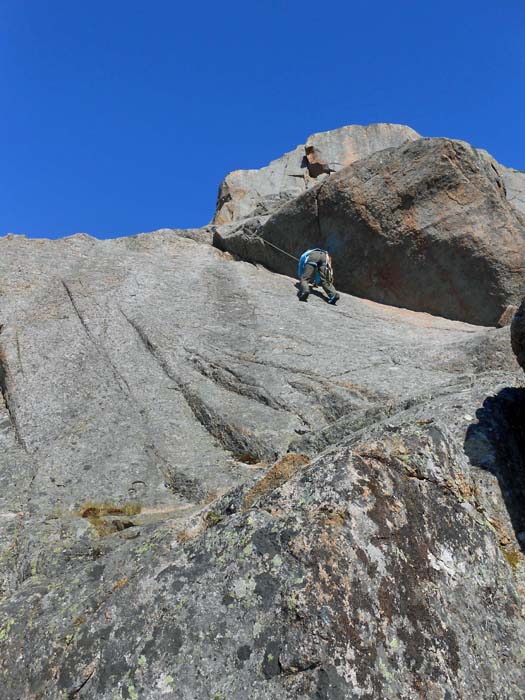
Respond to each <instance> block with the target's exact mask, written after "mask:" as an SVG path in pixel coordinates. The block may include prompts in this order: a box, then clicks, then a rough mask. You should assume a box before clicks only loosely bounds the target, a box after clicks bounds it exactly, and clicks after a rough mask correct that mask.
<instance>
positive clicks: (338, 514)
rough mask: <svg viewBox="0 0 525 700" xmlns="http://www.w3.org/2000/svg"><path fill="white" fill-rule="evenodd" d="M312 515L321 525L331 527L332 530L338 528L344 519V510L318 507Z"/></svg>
mask: <svg viewBox="0 0 525 700" xmlns="http://www.w3.org/2000/svg"><path fill="white" fill-rule="evenodd" d="M313 517H314V519H315V520H316V521H317V522H318V523H319V525H320V526H321V527H325V528H331V529H332V530H339V529H340V528H341V527H343V525H344V523H345V521H346V513H345V511H344V510H335V509H327V508H320V509H319V510H318V511H316V512H314V513H313Z"/></svg>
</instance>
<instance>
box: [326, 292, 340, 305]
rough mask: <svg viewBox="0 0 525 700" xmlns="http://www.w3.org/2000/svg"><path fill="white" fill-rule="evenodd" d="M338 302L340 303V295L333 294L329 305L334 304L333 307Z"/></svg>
mask: <svg viewBox="0 0 525 700" xmlns="http://www.w3.org/2000/svg"><path fill="white" fill-rule="evenodd" d="M338 301H339V294H332V296H331V297H329V299H328V303H329V304H332V305H333V306H335V305H336V304H337V302H338Z"/></svg>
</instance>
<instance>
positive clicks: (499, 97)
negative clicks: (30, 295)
mask: <svg viewBox="0 0 525 700" xmlns="http://www.w3.org/2000/svg"><path fill="white" fill-rule="evenodd" d="M524 76H525V3H524V2H523V0H503V1H502V2H495V1H493V2H490V3H489V2H486V0H478V1H476V2H474V1H470V0H467V1H463V2H462V1H461V0H456V1H455V2H451V1H450V0H442V1H441V2H439V3H438V2H432V0H430V1H428V0H427V2H423V0H418V1H417V2H415V1H409V2H403V0H397V1H396V2H393V1H392V0H375V2H351V1H349V0H331V2H320V1H317V2H312V1H311V0H301V1H298V0H266V1H264V2H263V1H257V0H255V1H254V0H242V1H240V0H230V2H211V1H210V0H205V1H204V2H199V1H198V0H194V1H193V2H177V1H176V0H171V1H167V0H165V1H164V0H162V1H158V0H148V1H147V2H136V1H134V0H126V1H124V0H104V1H103V2H102V1H101V0H89V2H81V1H80V0H79V1H76V0H46V1H45V2H44V1H43V0H0V99H1V100H2V104H1V109H0V163H1V166H0V168H1V170H0V235H3V234H5V233H7V232H11V231H12V232H15V233H25V234H27V235H30V236H47V237H53V238H55V237H59V236H64V235H68V234H70V233H74V232H77V231H85V232H88V233H91V234H92V235H95V236H98V237H113V236H117V235H127V234H133V233H138V232H140V231H148V230H153V229H156V228H161V227H181V228H182V227H192V226H200V225H203V224H205V223H207V222H208V221H209V220H210V218H211V216H212V214H213V210H214V206H215V199H216V195H217V188H218V185H219V182H220V180H221V179H222V178H223V177H224V175H225V174H226V173H227V172H228V171H230V170H234V169H237V168H257V167H260V166H262V165H265V164H266V163H268V162H269V161H270V160H272V159H273V158H276V157H278V156H280V155H281V154H282V153H284V152H285V151H287V150H290V149H292V148H294V147H295V146H296V145H297V144H299V143H303V142H304V140H305V138H306V137H307V136H308V135H309V134H311V133H314V132H316V131H325V130H327V129H333V128H336V127H339V126H343V125H345V124H369V123H372V122H379V121H384V122H398V123H402V124H408V125H410V126H412V127H413V128H415V129H416V130H417V131H419V132H420V133H421V134H423V135H425V136H449V137H454V138H461V139H465V140H468V141H470V142H471V143H473V144H474V145H475V146H479V147H483V148H486V149H487V150H489V151H490V152H491V153H492V154H493V155H494V156H495V157H496V158H497V159H498V160H499V161H500V162H502V163H504V164H505V165H508V166H512V167H515V168H518V169H520V170H521V169H525V128H524V122H525V120H524V114H525V90H524Z"/></svg>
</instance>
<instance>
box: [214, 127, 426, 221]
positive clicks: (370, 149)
mask: <svg viewBox="0 0 525 700" xmlns="http://www.w3.org/2000/svg"><path fill="white" fill-rule="evenodd" d="M418 138H420V137H419V134H418V133H416V132H415V131H414V130H413V129H411V128H410V127H408V126H402V125H401V124H371V125H369V126H357V125H355V126H345V127H342V128H341V129H334V130H333V131H325V132H322V133H318V134H313V135H312V136H310V137H309V138H308V140H307V142H306V144H304V145H302V146H297V148H295V149H294V150H293V151H290V152H289V153H285V154H284V155H283V156H281V157H280V158H277V159H276V160H274V161H272V162H271V163H270V164H269V165H267V166H265V167H264V168H260V169H259V170H234V171H233V172H231V173H229V175H227V176H226V177H225V179H224V180H223V181H222V183H221V185H220V187H219V195H218V199H217V207H216V210H215V215H214V217H213V222H212V223H214V224H231V223H233V222H237V221H240V220H242V219H246V218H250V217H253V216H265V215H268V214H271V213H272V212H274V211H275V210H276V209H278V208H279V207H280V206H282V205H283V204H285V203H286V202H288V201H289V200H290V199H293V198H294V197H297V196H298V195H300V194H301V193H303V192H304V191H305V190H307V189H309V188H310V187H312V186H313V185H314V184H315V183H316V182H318V181H319V180H322V179H323V178H324V177H325V176H326V174H328V173H331V172H337V171H338V170H341V168H343V167H345V166H346V165H350V163H353V162H354V161H356V160H359V159H360V158H364V157H365V156H368V155H370V154H372V153H375V152H376V151H380V150H382V149H384V148H390V147H393V146H400V145H401V144H403V143H405V142H406V141H413V140H415V139H418Z"/></svg>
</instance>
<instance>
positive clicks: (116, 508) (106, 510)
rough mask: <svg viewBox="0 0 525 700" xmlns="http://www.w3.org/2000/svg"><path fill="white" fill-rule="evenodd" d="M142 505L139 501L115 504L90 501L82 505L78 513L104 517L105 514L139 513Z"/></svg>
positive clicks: (89, 516)
mask: <svg viewBox="0 0 525 700" xmlns="http://www.w3.org/2000/svg"><path fill="white" fill-rule="evenodd" d="M140 511H141V507H140V505H139V504H138V503H124V504H122V505H115V504H114V503H92V502H88V503H85V504H84V505H83V506H81V507H80V508H79V510H78V515H79V516H80V517H81V518H87V519H88V520H89V519H90V518H102V517H104V516H105V515H128V516H131V515H137V514H138V513H140Z"/></svg>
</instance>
